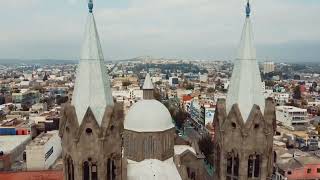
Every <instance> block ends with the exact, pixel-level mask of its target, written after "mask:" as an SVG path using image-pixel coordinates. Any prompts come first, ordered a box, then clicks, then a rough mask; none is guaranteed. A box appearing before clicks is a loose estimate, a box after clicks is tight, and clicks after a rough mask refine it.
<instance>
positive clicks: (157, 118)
mask: <svg viewBox="0 0 320 180" xmlns="http://www.w3.org/2000/svg"><path fill="white" fill-rule="evenodd" d="M173 127H174V124H173V122H172V117H171V115H170V112H169V111H168V109H167V108H166V107H165V106H164V105H163V104H162V103H161V102H159V101H157V100H154V99H152V100H141V101H139V102H137V103H135V104H133V105H132V107H131V108H130V110H129V111H128V113H127V116H126V118H125V120H124V128H125V129H126V130H131V131H136V132H159V131H165V130H168V129H171V128H173Z"/></svg>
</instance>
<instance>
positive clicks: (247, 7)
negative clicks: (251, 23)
mask: <svg viewBox="0 0 320 180" xmlns="http://www.w3.org/2000/svg"><path fill="white" fill-rule="evenodd" d="M250 14H251V6H250V2H249V0H248V2H247V6H246V15H247V17H250Z"/></svg>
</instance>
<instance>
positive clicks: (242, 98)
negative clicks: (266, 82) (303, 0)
mask: <svg viewBox="0 0 320 180" xmlns="http://www.w3.org/2000/svg"><path fill="white" fill-rule="evenodd" d="M250 9H251V8H250V3H249V1H248V2H247V7H246V15H247V17H246V19H245V24H244V27H243V31H242V35H241V40H240V46H239V49H238V57H237V59H236V60H235V62H234V68H233V72H232V77H231V82H230V87H229V90H228V95H227V101H226V102H227V111H228V112H229V111H230V110H231V107H232V106H233V104H238V106H239V109H240V111H241V114H242V117H243V119H244V121H246V120H247V118H248V117H249V114H250V111H251V109H252V107H253V105H254V104H256V105H258V106H259V107H260V108H261V111H262V112H263V111H264V105H265V100H264V97H263V94H262V82H261V76H260V71H259V66H258V63H257V60H256V50H255V47H254V43H253V31H252V24H251V19H250V12H251V10H250Z"/></svg>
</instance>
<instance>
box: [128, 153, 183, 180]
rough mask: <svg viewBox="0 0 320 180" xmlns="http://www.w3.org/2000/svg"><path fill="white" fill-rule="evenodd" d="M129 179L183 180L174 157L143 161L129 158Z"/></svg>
mask: <svg viewBox="0 0 320 180" xmlns="http://www.w3.org/2000/svg"><path fill="white" fill-rule="evenodd" d="M127 168H128V171H127V174H128V180H138V179H148V180H173V179H174V180H181V176H180V174H179V172H178V170H177V167H176V165H175V163H174V162H173V158H169V159H167V160H165V161H160V160H157V159H146V160H143V161H141V162H135V161H131V160H128V167H127Z"/></svg>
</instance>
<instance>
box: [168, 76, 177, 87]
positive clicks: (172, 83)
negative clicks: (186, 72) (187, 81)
mask: <svg viewBox="0 0 320 180" xmlns="http://www.w3.org/2000/svg"><path fill="white" fill-rule="evenodd" d="M178 84H179V78H178V77H170V78H169V85H170V86H176V85H178Z"/></svg>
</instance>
